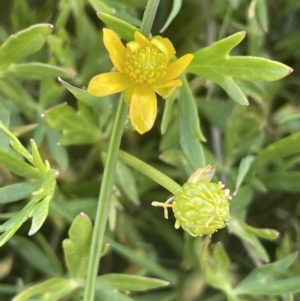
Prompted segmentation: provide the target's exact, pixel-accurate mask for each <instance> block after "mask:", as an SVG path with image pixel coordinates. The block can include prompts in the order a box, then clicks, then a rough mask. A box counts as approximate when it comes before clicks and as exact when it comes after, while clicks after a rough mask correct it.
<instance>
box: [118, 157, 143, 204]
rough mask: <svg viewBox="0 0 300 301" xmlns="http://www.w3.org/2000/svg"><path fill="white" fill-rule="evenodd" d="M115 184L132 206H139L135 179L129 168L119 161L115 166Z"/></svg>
mask: <svg viewBox="0 0 300 301" xmlns="http://www.w3.org/2000/svg"><path fill="white" fill-rule="evenodd" d="M116 182H117V184H119V185H120V188H121V189H122V190H123V191H124V193H125V195H126V196H127V197H128V198H129V199H130V201H131V202H132V203H133V204H134V205H139V204H140V200H139V194H138V190H137V184H136V180H135V177H134V175H133V173H132V171H131V170H130V169H129V167H128V166H127V165H125V164H124V163H123V162H121V161H118V162H117V166H116Z"/></svg>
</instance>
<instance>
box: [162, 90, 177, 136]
mask: <svg viewBox="0 0 300 301" xmlns="http://www.w3.org/2000/svg"><path fill="white" fill-rule="evenodd" d="M175 99H176V95H173V96H172V97H170V98H168V100H167V101H165V108H164V111H163V117H162V121H161V125H160V132H161V134H162V135H164V134H165V132H166V130H167V128H168V125H169V123H170V120H171V117H172V108H173V105H174V103H175ZM172 126H174V125H172Z"/></svg>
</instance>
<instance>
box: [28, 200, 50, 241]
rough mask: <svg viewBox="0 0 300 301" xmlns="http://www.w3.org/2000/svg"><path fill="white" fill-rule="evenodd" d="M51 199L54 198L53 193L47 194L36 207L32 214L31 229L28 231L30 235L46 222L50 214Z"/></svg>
mask: <svg viewBox="0 0 300 301" xmlns="http://www.w3.org/2000/svg"><path fill="white" fill-rule="evenodd" d="M51 199H52V195H50V196H47V197H45V198H44V199H43V200H42V201H40V202H39V203H38V204H37V205H36V206H35V207H34V211H33V213H32V214H31V216H32V223H31V227H30V230H29V232H28V235H29V236H31V235H33V234H35V233H36V232H37V231H38V230H39V229H40V228H41V227H42V225H43V223H44V222H45V220H46V218H47V216H48V211H49V204H50V201H51Z"/></svg>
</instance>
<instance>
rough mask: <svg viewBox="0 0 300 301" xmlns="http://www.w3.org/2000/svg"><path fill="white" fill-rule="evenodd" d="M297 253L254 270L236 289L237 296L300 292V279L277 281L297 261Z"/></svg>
mask: <svg viewBox="0 0 300 301" xmlns="http://www.w3.org/2000/svg"><path fill="white" fill-rule="evenodd" d="M297 255H298V254H297V253H292V254H290V255H288V256H286V257H285V258H283V259H280V260H278V261H275V262H273V263H270V264H266V265H263V266H261V267H257V268H256V269H254V270H252V271H251V272H250V274H248V275H247V276H246V277H245V278H244V279H243V280H242V281H241V282H240V283H239V284H238V285H237V287H236V288H235V290H234V292H235V293H236V294H266V295H277V294H278V295H279V294H280V295H281V294H288V293H293V292H299V291H300V286H299V284H300V277H293V278H286V279H280V280H275V279H274V277H278V276H279V275H282V274H283V273H284V272H285V271H286V270H287V269H288V268H289V267H290V266H291V265H292V263H293V262H294V261H295V260H296V258H297Z"/></svg>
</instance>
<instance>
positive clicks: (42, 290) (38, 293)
mask: <svg viewBox="0 0 300 301" xmlns="http://www.w3.org/2000/svg"><path fill="white" fill-rule="evenodd" d="M79 287H82V283H80V282H78V281H76V280H75V279H66V278H59V277H54V278H50V279H48V280H46V281H43V282H41V283H38V284H36V285H33V286H30V287H29V288H27V289H25V290H24V291H23V292H21V293H19V294H18V295H17V296H16V297H14V298H13V300H12V301H28V300H33V298H34V297H35V298H34V299H36V297H39V299H38V300H42V301H46V300H48V301H54V300H60V299H61V298H63V297H65V296H68V295H69V294H70V293H71V292H72V291H74V290H75V289H77V288H79ZM49 298H50V299H49Z"/></svg>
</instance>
